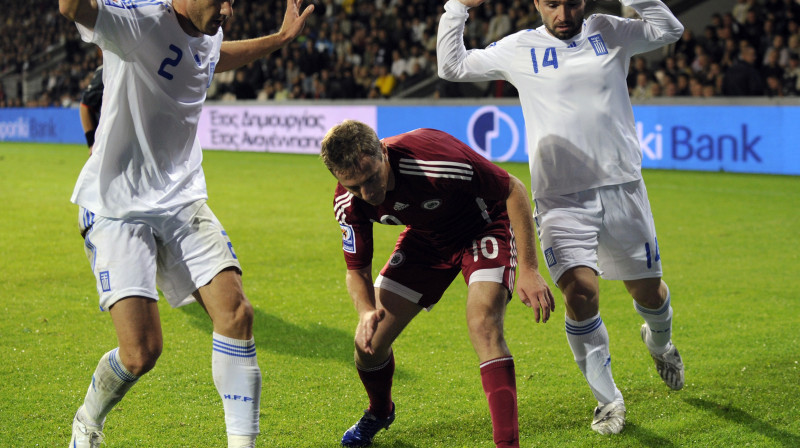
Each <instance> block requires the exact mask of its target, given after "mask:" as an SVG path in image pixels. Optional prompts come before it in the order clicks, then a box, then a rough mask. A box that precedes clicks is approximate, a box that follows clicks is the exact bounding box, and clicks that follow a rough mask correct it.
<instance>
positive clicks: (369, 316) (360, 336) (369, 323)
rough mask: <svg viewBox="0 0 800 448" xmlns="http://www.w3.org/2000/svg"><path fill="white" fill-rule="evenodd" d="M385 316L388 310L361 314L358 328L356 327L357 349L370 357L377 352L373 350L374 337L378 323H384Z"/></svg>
mask: <svg viewBox="0 0 800 448" xmlns="http://www.w3.org/2000/svg"><path fill="white" fill-rule="evenodd" d="M385 316H386V310H383V309H379V310H372V311H366V312H364V313H361V316H359V319H358V327H356V339H355V342H356V348H358V349H359V350H361V351H362V352H364V353H366V354H368V355H374V354H375V350H373V348H372V337H373V336H375V329H377V328H378V322H380V321H382V320H383V318H384V317H385Z"/></svg>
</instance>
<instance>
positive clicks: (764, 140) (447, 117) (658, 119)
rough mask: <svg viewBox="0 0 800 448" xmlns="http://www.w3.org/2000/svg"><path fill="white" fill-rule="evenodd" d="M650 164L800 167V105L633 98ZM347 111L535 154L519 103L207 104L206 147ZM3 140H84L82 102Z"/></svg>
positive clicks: (318, 122)
mask: <svg viewBox="0 0 800 448" xmlns="http://www.w3.org/2000/svg"><path fill="white" fill-rule="evenodd" d="M634 117H635V120H636V123H635V127H636V132H637V134H638V137H639V142H640V147H641V149H642V166H643V167H644V168H657V169H675V170H696V171H728V172H741V173H766V174H788V175H800V106H680V105H637V106H634ZM346 118H352V119H356V120H360V121H364V122H366V123H367V124H369V125H370V126H373V127H374V128H375V129H376V130H377V132H378V136H379V137H388V136H391V135H396V134H400V133H403V132H407V131H410V130H412V129H416V128H421V127H430V128H436V129H441V130H443V131H445V132H448V133H450V134H452V135H454V136H456V137H457V138H459V139H461V140H462V141H464V142H466V143H468V144H469V145H470V146H471V147H472V148H473V149H475V151H477V152H478V153H480V154H483V155H484V156H485V157H486V158H488V159H490V160H493V161H496V162H522V163H527V161H528V157H527V154H526V147H525V141H526V139H525V126H524V121H523V118H522V109H521V108H520V107H519V106H518V105H509V106H491V105H463V106H435V105H408V106H405V105H403V106H391V105H387V106H374V105H348V104H343V105H330V104H328V105H294V104H280V105H278V104H268V105H260V104H252V105H249V104H220V103H212V104H208V105H206V107H205V108H204V109H203V114H202V116H201V119H200V123H199V128H198V137H199V138H200V143H201V146H202V147H203V148H206V149H224V150H233V151H261V152H291V153H306V154H316V153H318V152H319V143H320V141H321V140H322V137H323V136H324V135H325V132H326V131H327V130H328V129H329V128H330V127H331V126H333V125H334V124H336V123H339V122H341V121H342V120H344V119H346ZM0 141H20V142H44V143H83V142H84V136H83V132H82V130H81V126H80V119H79V117H78V110H77V109H0Z"/></svg>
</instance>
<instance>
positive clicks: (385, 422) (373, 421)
mask: <svg viewBox="0 0 800 448" xmlns="http://www.w3.org/2000/svg"><path fill="white" fill-rule="evenodd" d="M394 409H395V408H394V402H393V403H392V413H391V414H389V416H388V417H386V418H377V417H375V416H374V415H372V413H371V412H369V411H364V416H363V417H361V419H360V420H359V421H358V423H356V424H355V425H353V426H351V427H350V429H348V430H347V431H346V432H345V433H344V436H342V446H346V447H360V446H370V445H372V439H373V438H374V437H375V434H377V433H378V431H380V430H381V429H389V425H391V424H392V422H394Z"/></svg>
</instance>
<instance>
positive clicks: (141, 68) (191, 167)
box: [72, 0, 222, 218]
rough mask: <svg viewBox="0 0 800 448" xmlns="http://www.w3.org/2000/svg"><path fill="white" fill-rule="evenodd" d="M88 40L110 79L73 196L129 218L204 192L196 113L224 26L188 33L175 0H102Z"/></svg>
mask: <svg viewBox="0 0 800 448" xmlns="http://www.w3.org/2000/svg"><path fill="white" fill-rule="evenodd" d="M97 6H98V17H97V22H96V23H95V25H94V28H93V29H89V28H86V27H83V26H81V25H78V29H79V31H80V33H81V37H82V38H83V40H85V41H87V42H92V43H95V44H97V46H99V47H100V48H101V49H102V50H103V67H104V69H103V82H104V84H105V89H104V95H103V106H102V109H101V115H100V124H99V127H98V129H97V134H96V141H95V144H94V147H93V151H92V152H93V154H92V156H91V157H90V158H89V160H88V161H87V162H86V165H85V166H84V167H83V170H82V171H81V174H80V176H79V178H78V182H77V184H76V185H75V190H74V192H73V194H72V202H75V203H76V204H79V205H81V206H83V207H85V208H86V209H88V210H90V211H92V212H94V213H95V214H98V215H100V216H106V217H112V218H131V217H136V216H144V215H147V216H152V215H153V214H158V213H163V212H168V211H170V210H175V209H176V208H178V207H181V206H184V205H187V204H189V203H192V202H195V201H197V200H202V199H207V193H206V183H205V176H204V174H203V169H202V167H201V162H202V159H203V155H202V151H201V149H200V143H199V141H198V139H197V123H198V120H199V118H200V112H201V109H202V107H203V101H204V100H205V98H206V90H207V88H208V86H209V84H210V81H211V77H212V76H213V74H214V67H215V65H216V63H217V61H218V60H219V53H220V47H221V45H222V31H221V30H220V31H219V32H217V34H216V35H214V36H206V35H203V36H200V37H191V36H189V35H187V34H186V33H185V32H184V31H183V29H182V28H181V27H180V25H179V23H178V19H177V16H176V15H175V11H174V9H173V8H172V1H171V0H164V1H161V0H97Z"/></svg>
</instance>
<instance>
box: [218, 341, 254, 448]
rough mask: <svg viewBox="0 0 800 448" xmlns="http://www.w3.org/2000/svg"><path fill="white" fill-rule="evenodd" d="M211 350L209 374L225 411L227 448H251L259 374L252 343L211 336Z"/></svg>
mask: <svg viewBox="0 0 800 448" xmlns="http://www.w3.org/2000/svg"><path fill="white" fill-rule="evenodd" d="M213 346H214V348H213V351H212V355H211V372H212V375H213V377H214V385H215V386H216V387H217V391H218V392H219V395H220V397H221V398H222V406H223V408H224V410H225V426H226V430H227V432H228V441H229V444H228V446H229V447H234V446H235V447H239V446H245V447H246V446H254V441H255V436H256V435H257V434H258V433H259V422H258V418H259V406H260V402H261V370H260V369H259V368H258V360H257V358H256V344H255V340H254V339H253V338H250V339H249V340H240V339H233V338H228V337H225V336H222V335H220V334H217V333H214V342H213Z"/></svg>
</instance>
